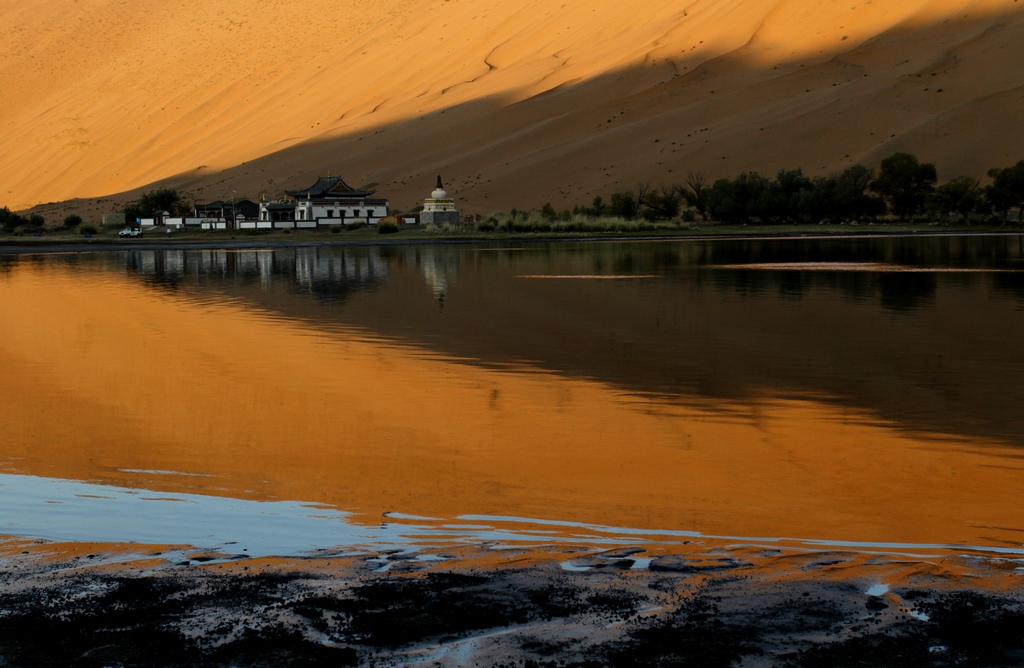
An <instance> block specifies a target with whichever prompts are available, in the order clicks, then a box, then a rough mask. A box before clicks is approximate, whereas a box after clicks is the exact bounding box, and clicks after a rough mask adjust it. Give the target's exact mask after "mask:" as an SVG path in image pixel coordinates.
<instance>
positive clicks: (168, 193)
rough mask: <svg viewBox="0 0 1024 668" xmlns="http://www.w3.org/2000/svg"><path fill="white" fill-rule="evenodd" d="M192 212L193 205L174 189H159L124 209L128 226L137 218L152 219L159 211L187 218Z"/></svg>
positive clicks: (143, 194) (130, 203)
mask: <svg viewBox="0 0 1024 668" xmlns="http://www.w3.org/2000/svg"><path fill="white" fill-rule="evenodd" d="M191 210H192V203H191V202H190V201H189V200H187V199H186V198H185V197H183V196H182V195H181V193H179V192H178V191H177V190H174V189H173V188H158V189H156V190H153V191H150V192H148V193H142V197H140V198H139V199H137V200H135V201H134V202H129V203H128V204H126V205H125V207H124V218H125V220H126V221H127V222H128V224H129V225H130V224H132V223H134V222H135V220H136V219H137V218H152V217H153V216H154V215H155V214H156V212H157V211H167V212H168V213H170V214H171V215H172V216H187V215H189V213H190V212H191Z"/></svg>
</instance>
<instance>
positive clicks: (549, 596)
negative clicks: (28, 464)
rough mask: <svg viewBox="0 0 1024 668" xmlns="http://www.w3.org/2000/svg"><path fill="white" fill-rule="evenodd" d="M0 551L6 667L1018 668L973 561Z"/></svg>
mask: <svg viewBox="0 0 1024 668" xmlns="http://www.w3.org/2000/svg"><path fill="white" fill-rule="evenodd" d="M0 549H2V550H3V552H4V553H5V554H4V558H3V561H2V566H0V662H2V663H3V665H8V666H18V665H58V664H60V665H67V664H69V663H74V664H77V665H157V664H159V665H195V664H198V663H202V664H204V665H252V666H263V665H266V666H271V665H273V666H281V665H310V664H314V665H319V664H324V665H377V666H400V665H401V666H407V665H424V666H427V665H429V666H438V665H440V666H462V665H536V666H556V665H557V666H606V665H616V666H654V665H700V666H728V665H743V666H840V665H871V666H884V665H892V666H910V665H914V666H948V665H999V666H1001V665H1020V664H1021V662H1022V661H1024V633H1022V629H1024V594H1022V592H1021V587H1020V585H1021V583H1022V579H1024V572H1022V569H1021V568H1020V566H1019V562H1017V561H1009V560H1003V559H999V558H993V557H991V556H990V555H979V554H973V555H972V554H961V555H956V554H945V555H933V556H929V557H921V556H916V557H910V556H900V555H892V554H890V555H874V554H865V553H856V552H813V553H806V552H799V551H791V550H785V549H782V550H773V549H764V548H756V547H748V548H744V547H741V546H732V547H728V546H719V547H715V546H708V545H695V546H693V550H692V551H689V552H687V551H680V552H678V553H674V554H664V553H658V552H657V551H654V552H649V551H646V550H645V549H644V548H643V547H642V546H637V547H635V548H619V549H616V550H603V551H600V550H593V549H586V548H569V547H557V548H555V547H532V548H508V549H502V550H493V549H488V548H486V547H482V546H481V547H475V548H465V547H463V548H452V549H449V550H445V549H434V550H424V551H421V552H391V553H380V554H367V555H359V556H345V555H332V554H326V553H325V554H322V555H319V556H314V557H310V558H289V559H241V558H239V557H238V556H233V555H221V554H206V553H192V554H184V555H181V554H177V553H174V551H173V549H170V548H167V550H168V551H167V552H165V551H164V550H163V549H161V548H157V549H155V550H154V553H153V554H150V555H148V556H140V555H139V554H138V550H139V548H138V547H134V548H132V547H124V546H121V547H118V546H67V545H60V544H38V543H37V544H27V543H18V542H8V543H6V544H4V545H3V546H2V548H0ZM88 549H95V550H96V551H95V552H89V553H86V552H85V551H84V550H88ZM125 550H128V551H129V553H128V554H125ZM131 551H135V552H136V554H135V555H134V556H133V555H131ZM128 557H133V558H131V559H129V560H125V559H127V558H128ZM167 558H170V560H168V561H165V559H167Z"/></svg>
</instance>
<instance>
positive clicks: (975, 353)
mask: <svg viewBox="0 0 1024 668" xmlns="http://www.w3.org/2000/svg"><path fill="white" fill-rule="evenodd" d="M1022 332H1024V243H1022V240H1021V237H1020V236H1000V237H972V238H956V237H949V238H920V239H858V240H845V241H844V240H814V239H804V240H789V241H781V240H760V241H660V242H649V243H625V242H623V243H604V242H602V243H578V244H566V243H562V244H551V245H522V246H517V245H512V246H507V247H498V246H486V245H482V246H474V245H459V246H386V247H346V248H342V247H335V248H326V247H322V248H308V249H289V250H281V251H239V252H230V251H145V252H131V253H110V254H70V255H47V256H20V257H8V258H2V257H0V534H6V535H9V536H14V537H19V538H20V537H33V538H45V539H51V540H58V541H85V542H119V543H130V542H137V543H143V544H154V545H161V544H163V545H166V544H179V545H192V546H196V547H198V548H202V549H218V550H222V551H228V552H231V551H235V552H238V551H242V550H244V551H245V552H246V553H248V554H297V553H302V552H307V551H310V550H316V549H327V550H364V549H380V548H381V547H385V546H408V545H413V546H417V545H437V544H452V543H460V542H463V543H472V544H481V543H486V544H513V543H520V542H528V543H531V544H555V543H559V542H572V543H581V542H582V543H595V544H620V543H630V544H634V543H655V544H668V545H670V544H673V543H681V542H683V541H686V540H694V539H695V538H699V537H721V538H725V539H728V540H733V541H740V542H754V543H765V544H767V543H770V542H773V541H778V540H781V539H794V540H799V541H802V542H803V543H805V544H807V545H810V546H812V547H813V546H816V545H853V546H859V547H861V548H862V549H890V550H903V549H907V550H913V549H917V548H921V549H924V547H925V546H977V547H983V548H986V549H988V550H991V551H996V552H1000V551H1001V552H1006V553H1012V554H1015V553H1024V546H1022V543H1024V504H1021V503H1020V491H1021V490H1022V489H1024V413H1022V411H1021V409H1020V406H1021V403H1022V400H1024V346H1021V344H1020V335H1021V333H1022Z"/></svg>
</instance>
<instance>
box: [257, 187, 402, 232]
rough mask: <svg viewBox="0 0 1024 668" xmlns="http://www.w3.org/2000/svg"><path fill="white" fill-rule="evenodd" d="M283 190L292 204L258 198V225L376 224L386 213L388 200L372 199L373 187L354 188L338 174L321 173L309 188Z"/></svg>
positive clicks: (388, 206) (387, 212)
mask: <svg viewBox="0 0 1024 668" xmlns="http://www.w3.org/2000/svg"><path fill="white" fill-rule="evenodd" d="M285 192H286V193H287V194H288V196H289V197H294V198H295V202H294V203H292V202H278V201H274V200H266V199H264V200H261V201H260V212H259V220H258V221H257V226H258V227H259V226H263V227H271V226H273V227H317V226H320V225H339V224H341V225H345V224H351V223H356V222H362V223H368V224H370V225H376V224H377V223H378V222H380V219H381V218H384V217H385V216H387V215H389V213H390V203H389V202H388V200H386V199H380V198H374V197H373V194H374V192H375V191H373V190H357V189H355V188H353V187H352V186H350V185H348V184H347V183H345V182H344V181H343V180H342V179H341V177H338V176H321V177H320V178H318V179H317V181H316V183H314V184H313V185H312V186H310V187H309V188H306V189H304V190H287V191H285Z"/></svg>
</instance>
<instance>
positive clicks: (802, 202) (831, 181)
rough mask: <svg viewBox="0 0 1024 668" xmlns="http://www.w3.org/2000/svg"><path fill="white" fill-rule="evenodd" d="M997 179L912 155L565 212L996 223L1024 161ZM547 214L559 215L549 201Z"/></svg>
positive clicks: (1016, 205) (691, 183) (1012, 199)
mask: <svg viewBox="0 0 1024 668" xmlns="http://www.w3.org/2000/svg"><path fill="white" fill-rule="evenodd" d="M988 175H989V177H990V178H991V180H992V182H991V183H989V184H988V185H985V186H982V185H981V183H980V182H979V181H978V180H977V179H975V178H973V177H969V176H961V177H957V178H955V179H951V180H949V181H947V182H946V183H943V184H941V185H939V184H938V173H937V170H936V168H935V165H934V164H933V163H922V162H920V161H919V160H918V159H917V157H916V156H914V155H912V154H910V153H896V154H893V155H891V156H889V157H888V158H886V159H885V160H883V161H882V164H881V165H880V167H879V169H878V173H877V175H876V174H875V171H874V170H872V169H869V168H868V167H864V166H863V165H853V166H852V167H849V168H847V169H845V170H843V171H842V172H840V173H837V174H833V175H830V176H821V177H815V178H809V177H808V176H806V175H805V174H804V173H803V171H802V170H801V169H782V170H779V172H778V173H777V174H776V176H775V178H774V179H770V178H768V177H765V176H762V175H760V174H758V173H757V172H744V173H742V174H740V175H739V176H737V177H735V178H732V179H729V178H723V179H718V180H717V181H714V182H710V180H709V179H708V178H707V177H706V176H705V175H704V174H703V173H702V172H690V173H689V174H688V175H687V177H686V179H685V180H684V181H683V182H682V183H674V184H670V185H663V186H661V187H660V188H652V187H651V186H650V185H649V184H647V183H640V184H638V185H637V187H636V188H634V189H633V190H625V191H619V192H615V193H613V194H612V195H611V198H610V201H608V202H605V201H604V199H603V198H602V197H597V198H595V199H594V201H593V204H592V205H591V206H589V207H581V206H577V207H575V208H574V209H573V210H572V211H565V212H563V213H562V215H561V217H569V216H571V215H584V216H589V217H601V216H614V217H619V218H625V219H627V220H638V219H648V220H652V221H654V220H673V219H675V218H677V217H680V216H681V217H682V218H683V220H684V221H695V220H697V219H698V217H699V218H700V219H702V220H714V221H718V222H723V223H760V224H780V223H820V222H823V221H829V220H835V221H843V220H851V221H854V220H856V221H859V220H876V219H878V218H880V217H883V216H887V215H891V216H894V217H895V218H898V219H901V220H913V219H915V218H918V217H923V216H929V217H932V218H934V217H935V216H943V217H946V218H956V219H957V220H959V221H961V222H966V223H968V224H969V223H970V222H971V221H972V220H990V221H991V220H997V221H1000V222H1002V224H1004V225H1005V224H1006V222H1007V221H1008V219H1009V214H1010V211H1012V210H1014V209H1020V208H1021V207H1022V206H1024V160H1021V161H1020V162H1018V163H1017V164H1015V165H1013V166H1011V167H1002V168H994V169H990V170H989V172H988ZM542 214H544V215H545V216H548V217H550V218H556V217H558V216H557V215H556V214H555V211H554V209H553V207H551V205H550V204H547V205H545V207H544V209H543V210H542Z"/></svg>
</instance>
